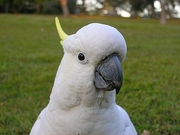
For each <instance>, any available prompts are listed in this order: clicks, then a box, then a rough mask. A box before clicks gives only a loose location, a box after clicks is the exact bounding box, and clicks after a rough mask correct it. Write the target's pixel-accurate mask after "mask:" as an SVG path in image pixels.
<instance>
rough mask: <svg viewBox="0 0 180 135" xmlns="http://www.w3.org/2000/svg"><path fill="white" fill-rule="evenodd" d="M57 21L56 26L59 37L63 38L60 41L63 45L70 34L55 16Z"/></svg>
mask: <svg viewBox="0 0 180 135" xmlns="http://www.w3.org/2000/svg"><path fill="white" fill-rule="evenodd" d="M55 23H56V28H57V31H58V34H59V37H60V39H61V41H60V43H61V45H63V42H64V40H65V39H66V38H67V37H68V35H67V34H66V33H65V32H64V31H63V29H62V27H61V25H60V23H59V19H58V18H57V17H56V18H55Z"/></svg>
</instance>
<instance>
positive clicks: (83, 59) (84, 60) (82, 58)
mask: <svg viewBox="0 0 180 135" xmlns="http://www.w3.org/2000/svg"><path fill="white" fill-rule="evenodd" d="M77 59H78V61H79V62H80V63H81V64H85V63H87V58H86V56H85V55H84V54H83V53H82V52H80V53H78V55H77Z"/></svg>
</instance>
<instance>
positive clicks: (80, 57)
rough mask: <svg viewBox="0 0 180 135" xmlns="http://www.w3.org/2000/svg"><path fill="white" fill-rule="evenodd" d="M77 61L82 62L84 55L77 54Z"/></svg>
mask: <svg viewBox="0 0 180 135" xmlns="http://www.w3.org/2000/svg"><path fill="white" fill-rule="evenodd" d="M78 59H79V60H80V61H83V60H84V59H85V56H84V54H82V53H79V54H78Z"/></svg>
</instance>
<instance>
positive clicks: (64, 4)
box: [59, 0, 69, 17]
mask: <svg viewBox="0 0 180 135" xmlns="http://www.w3.org/2000/svg"><path fill="white" fill-rule="evenodd" d="M59 2H60V4H61V7H62V11H63V15H64V17H68V16H69V9H68V6H67V0H59Z"/></svg>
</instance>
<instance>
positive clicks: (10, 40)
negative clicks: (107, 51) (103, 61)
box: [0, 15, 180, 135]
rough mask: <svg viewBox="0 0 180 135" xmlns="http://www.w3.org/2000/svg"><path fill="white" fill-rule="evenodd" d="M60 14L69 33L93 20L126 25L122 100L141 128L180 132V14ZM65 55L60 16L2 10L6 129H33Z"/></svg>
mask: <svg viewBox="0 0 180 135" xmlns="http://www.w3.org/2000/svg"><path fill="white" fill-rule="evenodd" d="M59 18H60V20H61V24H62V26H63V28H64V30H65V31H66V32H67V33H68V34H72V33H75V32H76V31H77V30H78V29H79V28H81V27H82V26H84V25H86V24H88V23H91V22H101V23H105V24H109V25H112V26H114V27H116V28H117V29H118V30H119V31H121V33H122V34H123V35H124V37H125V39H126V42H127V45H128V54H127V58H126V60H125V61H124V63H123V73H124V83H123V87H122V89H121V92H120V93H119V95H118V96H117V103H118V104H119V105H121V106H122V107H123V108H124V109H125V110H126V111H127V112H128V114H129V115H130V117H131V120H132V121H133V123H134V125H135V127H136V129H137V131H138V132H139V133H142V131H143V130H144V129H146V130H149V131H150V132H151V134H152V135H161V134H180V127H179V125H180V109H179V105H180V99H179V97H180V91H179V90H180V83H179V82H180V72H179V67H180V54H179V52H180V46H179V45H180V37H179V32H180V20H170V21H169V22H168V24H167V25H160V24H159V20H141V19H122V18H104V17H100V18H97V17H96V18H92V17H91V18H89V17H85V18H68V19H64V18H62V17H59ZM62 55H63V51H62V47H61V45H60V44H59V37H58V34H57V31H56V28H55V24H54V16H40V15H33V16H32V15H0V134H29V131H30V129H31V127H32V125H33V124H34V121H35V120H36V118H37V116H38V114H39V112H40V111H41V110H42V109H43V108H44V107H45V106H46V105H47V103H48V100H49V95H50V92H51V88H52V85H53V81H54V77H55V74H56V70H57V68H58V65H59V63H60V60H61V58H62Z"/></svg>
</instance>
